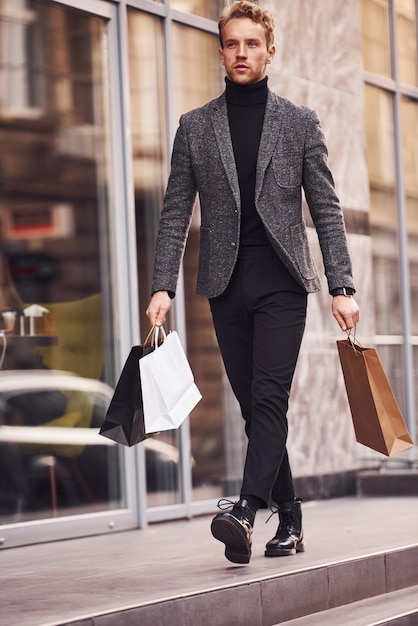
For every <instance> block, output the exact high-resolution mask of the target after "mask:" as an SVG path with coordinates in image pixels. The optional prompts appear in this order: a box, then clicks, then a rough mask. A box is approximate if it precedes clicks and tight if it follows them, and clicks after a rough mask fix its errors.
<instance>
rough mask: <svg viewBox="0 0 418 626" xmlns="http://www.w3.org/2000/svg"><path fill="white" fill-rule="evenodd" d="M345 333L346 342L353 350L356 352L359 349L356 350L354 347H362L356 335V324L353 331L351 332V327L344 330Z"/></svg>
mask: <svg viewBox="0 0 418 626" xmlns="http://www.w3.org/2000/svg"><path fill="white" fill-rule="evenodd" d="M346 333H347V341H348V343H349V344H350V346H351V347H352V348H353V350H354V352H355V353H356V354H358V352H359V351H358V350H356V348H362V345H361V343H360V342H359V340H358V339H357V337H356V326H354V332H352V329H351V328H350V330H346Z"/></svg>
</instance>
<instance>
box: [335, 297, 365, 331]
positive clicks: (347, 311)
mask: <svg viewBox="0 0 418 626" xmlns="http://www.w3.org/2000/svg"><path fill="white" fill-rule="evenodd" d="M332 314H333V316H334V317H335V319H336V320H337V322H338V324H339V325H340V327H341V330H345V331H346V330H350V329H351V328H354V326H355V325H356V324H358V321H359V319H360V309H359V306H358V304H357V302H356V301H355V300H354V298H353V297H352V296H334V297H333V299H332Z"/></svg>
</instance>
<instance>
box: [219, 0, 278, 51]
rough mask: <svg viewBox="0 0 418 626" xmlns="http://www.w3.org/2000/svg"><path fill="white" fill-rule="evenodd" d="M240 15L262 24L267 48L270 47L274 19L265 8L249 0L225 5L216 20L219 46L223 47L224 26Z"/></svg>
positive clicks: (272, 40)
mask: <svg viewBox="0 0 418 626" xmlns="http://www.w3.org/2000/svg"><path fill="white" fill-rule="evenodd" d="M240 17H249V18H250V20H253V22H255V23H256V24H261V25H262V26H264V29H265V31H266V42H267V48H270V46H272V45H273V44H274V28H275V21H274V17H273V16H272V14H271V13H270V12H269V11H267V9H263V8H262V7H260V6H259V5H258V4H255V3H254V2H250V1H249V0H239V1H238V2H234V3H233V4H232V5H231V6H229V7H225V9H224V10H223V11H222V14H221V16H220V18H219V20H218V28H219V41H220V44H221V48H223V43H222V33H223V30H224V28H225V26H226V25H227V24H228V22H229V21H230V20H234V19H236V18H240Z"/></svg>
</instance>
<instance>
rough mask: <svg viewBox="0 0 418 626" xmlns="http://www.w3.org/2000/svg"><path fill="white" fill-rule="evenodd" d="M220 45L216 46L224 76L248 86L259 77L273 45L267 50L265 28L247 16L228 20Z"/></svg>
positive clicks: (269, 59) (261, 76)
mask: <svg viewBox="0 0 418 626" xmlns="http://www.w3.org/2000/svg"><path fill="white" fill-rule="evenodd" d="M222 43H223V47H222V48H220V49H219V54H220V56H221V61H222V64H223V65H224V66H225V71H226V75H227V76H228V78H229V79H230V80H232V81H233V82H234V83H239V84H241V85H250V84H251V83H257V82H258V81H260V80H262V79H263V78H264V77H265V75H266V72H267V65H268V63H271V61H272V59H273V57H274V53H275V48H274V46H271V47H270V48H269V49H267V42H266V31H265V28H264V26H263V25H262V24H257V23H256V22H253V21H252V20H251V19H250V18H249V17H239V18H234V19H232V20H230V21H229V22H228V23H227V24H226V26H225V27H224V29H223V33H222Z"/></svg>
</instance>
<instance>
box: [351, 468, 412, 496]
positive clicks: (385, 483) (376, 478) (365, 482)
mask: <svg viewBox="0 0 418 626" xmlns="http://www.w3.org/2000/svg"><path fill="white" fill-rule="evenodd" d="M356 480H357V493H358V495H359V496H380V497H381V496H417V495H418V470H407V471H405V470H402V469H397V470H396V469H385V468H384V467H383V468H382V469H381V470H364V471H361V472H358V473H357V477H356Z"/></svg>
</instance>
